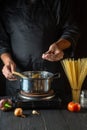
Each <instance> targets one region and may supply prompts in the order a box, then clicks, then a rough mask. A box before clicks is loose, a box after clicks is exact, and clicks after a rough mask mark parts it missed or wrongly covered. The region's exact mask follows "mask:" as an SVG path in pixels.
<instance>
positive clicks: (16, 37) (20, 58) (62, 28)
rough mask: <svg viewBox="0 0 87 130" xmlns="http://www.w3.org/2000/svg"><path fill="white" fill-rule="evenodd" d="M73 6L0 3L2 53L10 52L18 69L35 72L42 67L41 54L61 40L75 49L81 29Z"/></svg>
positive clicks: (41, 0) (39, 0) (54, 0)
mask: <svg viewBox="0 0 87 130" xmlns="http://www.w3.org/2000/svg"><path fill="white" fill-rule="evenodd" d="M70 5H71V3H70V0H4V1H1V3H0V18H1V19H0V20H1V24H2V26H1V27H0V29H1V30H0V54H3V53H5V52H9V53H11V55H12V57H13V59H14V61H15V62H16V64H17V65H18V66H19V67H21V68H22V69H23V70H28V69H31V70H32V67H33V69H34V68H35V69H38V68H40V67H41V66H42V64H43V60H42V59H41V55H42V53H44V52H45V51H47V50H48V48H49V46H50V45H51V44H52V43H53V42H55V41H57V40H58V39H59V38H65V39H67V40H69V41H70V42H71V44H72V46H74V45H75V44H76V42H77V39H78V28H77V26H76V25H75V24H74V22H73V19H72V18H71V16H72V15H71V11H70V8H71V6H70ZM2 27H3V28H2ZM3 29H4V30H3ZM36 66H38V67H37V68H36Z"/></svg>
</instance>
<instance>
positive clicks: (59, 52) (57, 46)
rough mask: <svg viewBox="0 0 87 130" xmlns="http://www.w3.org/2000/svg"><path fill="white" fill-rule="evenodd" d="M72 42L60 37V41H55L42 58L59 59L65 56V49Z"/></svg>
mask: <svg viewBox="0 0 87 130" xmlns="http://www.w3.org/2000/svg"><path fill="white" fill-rule="evenodd" d="M70 44H71V43H70V42H69V41H67V40H65V39H60V40H59V41H58V42H56V43H53V44H52V45H51V46H50V47H49V50H48V51H47V52H45V53H44V54H42V58H43V59H46V60H48V61H59V60H61V59H62V58H63V56H64V53H63V50H64V49H66V48H68V47H69V46H70Z"/></svg>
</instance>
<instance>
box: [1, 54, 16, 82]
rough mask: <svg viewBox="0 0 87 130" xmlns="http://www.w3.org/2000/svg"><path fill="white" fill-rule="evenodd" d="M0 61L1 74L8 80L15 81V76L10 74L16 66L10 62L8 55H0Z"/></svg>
mask: <svg viewBox="0 0 87 130" xmlns="http://www.w3.org/2000/svg"><path fill="white" fill-rule="evenodd" d="M1 60H2V61H3V63H4V66H3V69H2V73H3V75H4V76H5V78H7V79H8V80H16V78H15V76H14V75H13V74H12V73H13V71H15V69H16V64H15V63H14V61H13V60H12V58H11V56H10V54H9V53H4V54H2V55H1Z"/></svg>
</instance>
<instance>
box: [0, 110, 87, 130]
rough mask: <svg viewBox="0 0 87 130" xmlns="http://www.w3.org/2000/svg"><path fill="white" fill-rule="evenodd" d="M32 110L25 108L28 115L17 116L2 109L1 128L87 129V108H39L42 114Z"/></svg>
mask: <svg viewBox="0 0 87 130" xmlns="http://www.w3.org/2000/svg"><path fill="white" fill-rule="evenodd" d="M31 112H32V110H24V114H26V115H27V117H26V118H22V117H15V116H14V114H13V111H9V112H2V111H0V130H87V110H85V111H80V112H79V113H72V112H69V111H68V110H39V112H40V115H32V114H31Z"/></svg>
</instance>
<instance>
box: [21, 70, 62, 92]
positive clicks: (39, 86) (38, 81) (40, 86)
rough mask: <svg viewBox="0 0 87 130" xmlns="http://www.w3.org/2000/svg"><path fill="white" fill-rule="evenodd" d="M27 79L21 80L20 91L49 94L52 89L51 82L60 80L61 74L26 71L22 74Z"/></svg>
mask: <svg viewBox="0 0 87 130" xmlns="http://www.w3.org/2000/svg"><path fill="white" fill-rule="evenodd" d="M22 74H23V75H25V76H26V77H27V78H21V79H20V90H22V91H24V92H26V93H47V92H48V91H49V90H50V89H51V82H52V80H53V79H54V78H59V77H60V74H59V73H57V74H53V73H50V72H47V71H26V72H23V73H22Z"/></svg>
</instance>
